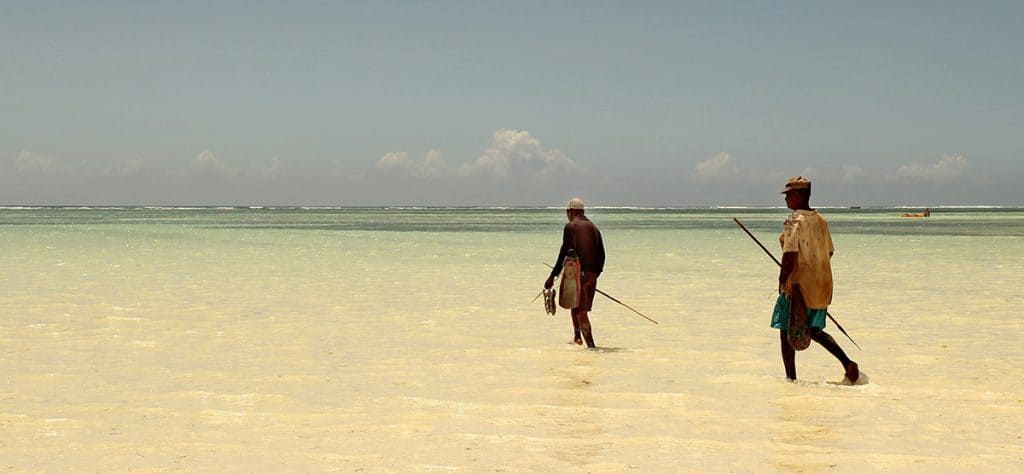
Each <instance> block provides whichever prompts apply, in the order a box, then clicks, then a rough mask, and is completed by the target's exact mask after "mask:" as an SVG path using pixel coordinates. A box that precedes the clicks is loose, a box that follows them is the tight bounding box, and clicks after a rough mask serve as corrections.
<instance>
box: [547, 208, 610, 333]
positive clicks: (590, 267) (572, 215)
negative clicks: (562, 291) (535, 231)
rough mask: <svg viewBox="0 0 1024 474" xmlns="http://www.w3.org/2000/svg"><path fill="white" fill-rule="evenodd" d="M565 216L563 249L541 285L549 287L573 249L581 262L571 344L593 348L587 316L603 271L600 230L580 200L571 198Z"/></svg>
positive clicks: (602, 248) (602, 243)
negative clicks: (577, 303)
mask: <svg viewBox="0 0 1024 474" xmlns="http://www.w3.org/2000/svg"><path fill="white" fill-rule="evenodd" d="M565 215H566V217H567V218H568V219H569V222H568V223H567V224H565V227H564V228H562V247H561V249H559V251H558V259H557V260H556V261H555V266H554V268H552V269H551V275H550V276H548V279H547V280H546V281H545V282H544V288H551V287H552V286H553V285H554V283H555V276H557V275H558V274H559V273H561V272H562V262H563V260H564V259H565V256H566V254H567V253H568V252H569V250H571V249H575V250H576V255H577V256H578V257H579V260H580V273H581V275H580V289H579V306H577V307H576V308H574V309H572V329H573V342H575V343H576V344H583V341H584V340H585V341H586V342H587V347H594V336H593V334H592V332H591V329H590V318H589V316H588V314H587V313H588V312H589V311H590V308H591V306H592V305H593V302H594V294H595V293H596V292H597V277H598V276H600V275H601V272H602V271H603V270H604V242H603V241H602V240H601V231H600V230H598V229H597V226H596V225H594V223H593V222H591V221H590V219H587V216H585V215H584V211H583V200H582V199H580V198H572V199H570V200H569V203H568V204H567V205H566V208H565ZM581 336H582V337H581Z"/></svg>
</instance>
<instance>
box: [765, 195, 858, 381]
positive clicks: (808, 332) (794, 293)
mask: <svg viewBox="0 0 1024 474" xmlns="http://www.w3.org/2000/svg"><path fill="white" fill-rule="evenodd" d="M781 194H785V195H786V207H788V208H789V209H792V210H793V213H792V214H790V216H789V217H788V218H787V219H786V222H785V224H783V226H782V234H781V235H779V243H780V244H782V252H783V253H782V267H781V269H780V270H779V292H780V294H779V298H778V299H777V300H776V303H775V310H774V311H773V312H772V323H771V325H772V327H773V328H776V329H779V330H780V331H779V340H780V341H781V344H782V363H783V365H784V366H785V368H786V378H788V379H789V380H796V351H799V350H803V349H806V348H807V346H808V344H810V341H811V340H813V341H814V342H817V343H818V344H820V345H821V346H822V347H824V348H825V349H826V350H828V351H829V353H831V354H832V355H833V356H835V358H836V359H839V362H840V363H841V364H842V365H843V370H844V371H845V375H846V379H847V380H849V382H850V383H854V382H856V381H857V379H858V378H859V377H860V372H859V370H858V367H857V363H856V362H854V361H852V360H850V358H849V357H847V356H846V353H845V352H843V349H842V348H841V347H839V344H837V343H836V341H835V339H833V338H832V336H830V335H829V334H828V333H827V332H825V331H824V330H823V329H824V328H825V316H826V314H827V312H828V305H829V304H831V303H832V264H831V262H830V260H831V258H832V254H833V253H834V252H835V248H834V247H833V246H832V234H831V233H830V232H829V230H828V222H826V221H825V218H824V217H823V216H822V215H821V214H819V213H818V211H816V210H814V209H811V207H810V199H811V182H810V181H809V180H808V179H807V178H805V177H803V176H796V177H793V178H789V181H787V182H786V187H785V188H783V189H782V193H781Z"/></svg>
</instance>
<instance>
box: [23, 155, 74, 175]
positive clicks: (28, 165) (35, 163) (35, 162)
mask: <svg viewBox="0 0 1024 474" xmlns="http://www.w3.org/2000/svg"><path fill="white" fill-rule="evenodd" d="M14 166H15V167H16V168H17V169H18V170H20V171H31V172H42V173H63V172H68V171H71V167H70V166H68V165H67V164H66V163H64V162H62V161H60V160H57V159H55V158H50V157H48V156H43V155H38V154H35V153H32V152H31V151H28V150H21V153H18V158H17V159H16V160H15V162H14Z"/></svg>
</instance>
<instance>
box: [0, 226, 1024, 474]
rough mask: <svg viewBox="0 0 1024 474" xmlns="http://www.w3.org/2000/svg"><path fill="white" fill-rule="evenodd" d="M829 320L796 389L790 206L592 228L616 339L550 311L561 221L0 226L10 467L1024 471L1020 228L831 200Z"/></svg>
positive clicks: (2, 393)
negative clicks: (784, 246)
mask: <svg viewBox="0 0 1024 474" xmlns="http://www.w3.org/2000/svg"><path fill="white" fill-rule="evenodd" d="M820 210H821V212H822V213H823V214H824V215H825V216H826V217H827V218H828V219H829V222H830V224H831V228H832V233H833V239H834V241H835V246H836V254H835V257H834V259H833V272H834V276H835V295H834V300H833V304H832V306H831V307H830V312H831V313H832V315H833V316H835V318H836V319H837V320H838V321H839V322H840V323H841V324H842V325H843V327H844V328H845V329H846V330H847V331H848V332H849V335H850V336H851V337H853V339H854V340H856V341H857V344H859V345H860V346H861V347H862V348H863V350H859V349H857V348H856V347H855V346H854V345H853V344H852V343H851V342H850V340H849V339H847V338H846V337H845V336H843V335H842V334H841V333H840V332H839V331H838V330H837V329H836V327H835V325H834V324H832V323H831V322H830V323H829V325H828V327H827V328H826V330H827V331H829V332H830V333H831V334H832V335H833V337H835V339H836V340H837V341H838V343H839V344H840V345H841V346H842V347H843V348H844V349H845V350H846V352H847V354H849V355H850V357H851V358H853V359H854V360H856V361H857V362H858V363H859V365H860V367H861V370H862V371H863V372H864V373H866V374H867V379H866V383H864V384H861V385H844V384H842V383H840V382H841V381H842V379H843V371H842V368H841V367H840V366H839V364H838V362H836V361H835V359H833V358H832V357H831V356H830V355H829V354H828V353H827V352H826V351H825V350H824V349H822V348H821V347H820V346H818V345H816V344H813V343H812V345H811V347H810V348H808V349H807V350H805V351H802V352H799V353H797V373H798V377H799V381H798V382H796V383H790V382H787V381H786V380H785V376H784V373H783V368H782V361H781V358H780V356H779V339H778V332H777V331H775V330H772V329H771V328H770V327H769V319H770V313H771V309H772V306H773V303H774V297H775V292H774V289H775V286H776V278H777V269H776V266H775V263H773V262H772V261H771V260H770V259H769V258H768V257H767V256H766V255H765V254H764V253H763V252H762V250H761V249H759V248H758V247H757V246H756V244H755V243H754V242H753V241H752V240H751V239H750V238H749V237H748V236H747V235H746V234H744V233H743V232H742V231H741V230H740V229H739V228H738V227H737V226H736V225H735V224H734V223H733V221H732V218H733V217H736V218H739V219H740V220H741V221H743V222H744V223H745V224H746V225H747V226H748V227H749V228H750V229H751V231H752V232H753V233H754V234H755V235H756V236H757V237H758V238H759V239H761V241H762V242H763V243H764V244H765V245H766V246H767V247H768V248H769V249H771V250H772V251H774V252H776V255H778V233H779V230H780V228H781V223H782V221H783V220H784V219H785V217H786V215H787V211H786V210H785V209H751V208H731V209H724V208H702V209H646V208H595V209H589V210H588V211H587V213H588V216H590V218H591V219H592V220H593V221H594V222H595V223H596V224H597V225H598V226H599V227H600V228H601V230H602V233H603V236H604V241H605V246H606V250H607V255H608V260H607V264H606V267H605V272H604V274H603V275H602V276H601V278H600V280H599V288H600V289H602V290H603V291H605V292H607V293H608V294H610V295H612V296H614V297H616V298H618V299H619V300H621V301H622V302H624V303H626V304H629V305H630V306H632V307H634V308H636V309H637V310H639V311H641V312H643V313H644V314H646V315H648V316H650V317H651V318H653V319H655V320H657V321H658V323H659V324H656V325H655V324H652V323H651V322H649V321H647V320H645V319H643V318H641V317H639V316H637V315H636V314H634V313H632V312H631V311H629V310H628V309H626V308H624V307H623V306H620V305H619V304H617V303H615V302H613V301H611V300H609V299H607V298H603V297H601V296H600V295H599V296H598V299H597V300H596V301H595V305H594V311H593V312H592V313H591V319H592V322H593V327H594V336H595V339H596V341H597V345H598V348H597V349H595V350H588V349H586V348H582V347H578V346H576V345H573V344H569V341H570V339H571V337H572V326H571V323H570V321H569V315H568V312H567V311H566V310H562V309H559V311H558V313H557V314H555V315H554V316H550V315H547V314H545V312H544V306H543V301H542V300H540V299H538V300H537V301H535V302H531V300H532V299H533V298H534V297H535V296H536V295H537V293H538V292H539V291H540V290H541V285H542V283H543V281H544V279H545V278H546V277H547V273H548V269H547V267H546V266H545V264H546V263H554V259H555V257H556V255H557V251H558V245H559V243H560V237H561V227H562V225H563V223H564V221H565V215H564V212H563V211H562V210H561V209H541V208H529V209H519V208H236V207H228V208H170V207H169V208H156V207H153V208H146V207H112V208H61V207H57V208H54V207H5V208H0V298H2V300H0V301H2V302H3V304H2V305H0V374H2V376H0V468H3V469H6V470H11V471H32V472H38V471H47V472H49V471H93V472H95V471H118V472H123V471H161V472H162V471H171V470H185V471H199V472H221V471H227V472H265V471H290V472H309V471H314V472H321V471H343V472H357V471H358V472H493V471H498V472H551V471H554V470H563V471H572V472H624V471H626V472H695V471H700V472H737V471H739V472H753V471H756V472H766V471H767V472H773V471H777V472H823V471H827V472H833V471H834V472H865V471H892V472H908V471H913V472H922V471H924V472H965V471H984V472H1019V471H1020V470H1021V469H1024V438H1022V436H1024V434H1022V433H1021V427H1022V426H1024V344H1021V341H1022V340H1024V319H1022V312H1021V308H1022V307H1024V292H1022V284H1021V283H1020V278H1021V275H1024V209H1019V208H999V207H994V208H970V207H965V208H955V207H954V208H935V209H933V214H932V216H931V217H928V218H903V217H900V215H901V214H902V213H904V212H917V211H919V209H902V208H865V209H848V208H822V209H820Z"/></svg>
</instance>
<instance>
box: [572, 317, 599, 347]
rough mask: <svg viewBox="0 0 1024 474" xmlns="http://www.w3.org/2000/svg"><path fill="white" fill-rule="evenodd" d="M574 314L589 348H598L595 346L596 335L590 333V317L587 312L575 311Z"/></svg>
mask: <svg viewBox="0 0 1024 474" xmlns="http://www.w3.org/2000/svg"><path fill="white" fill-rule="evenodd" d="M573 314H575V315H576V319H577V320H579V323H580V332H581V333H582V334H583V339H584V340H586V341H587V347H590V348H594V347H597V346H595V345H594V335H593V334H592V333H591V332H590V317H589V316H588V315H587V312H586V311H585V310H578V311H577V310H573Z"/></svg>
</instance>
